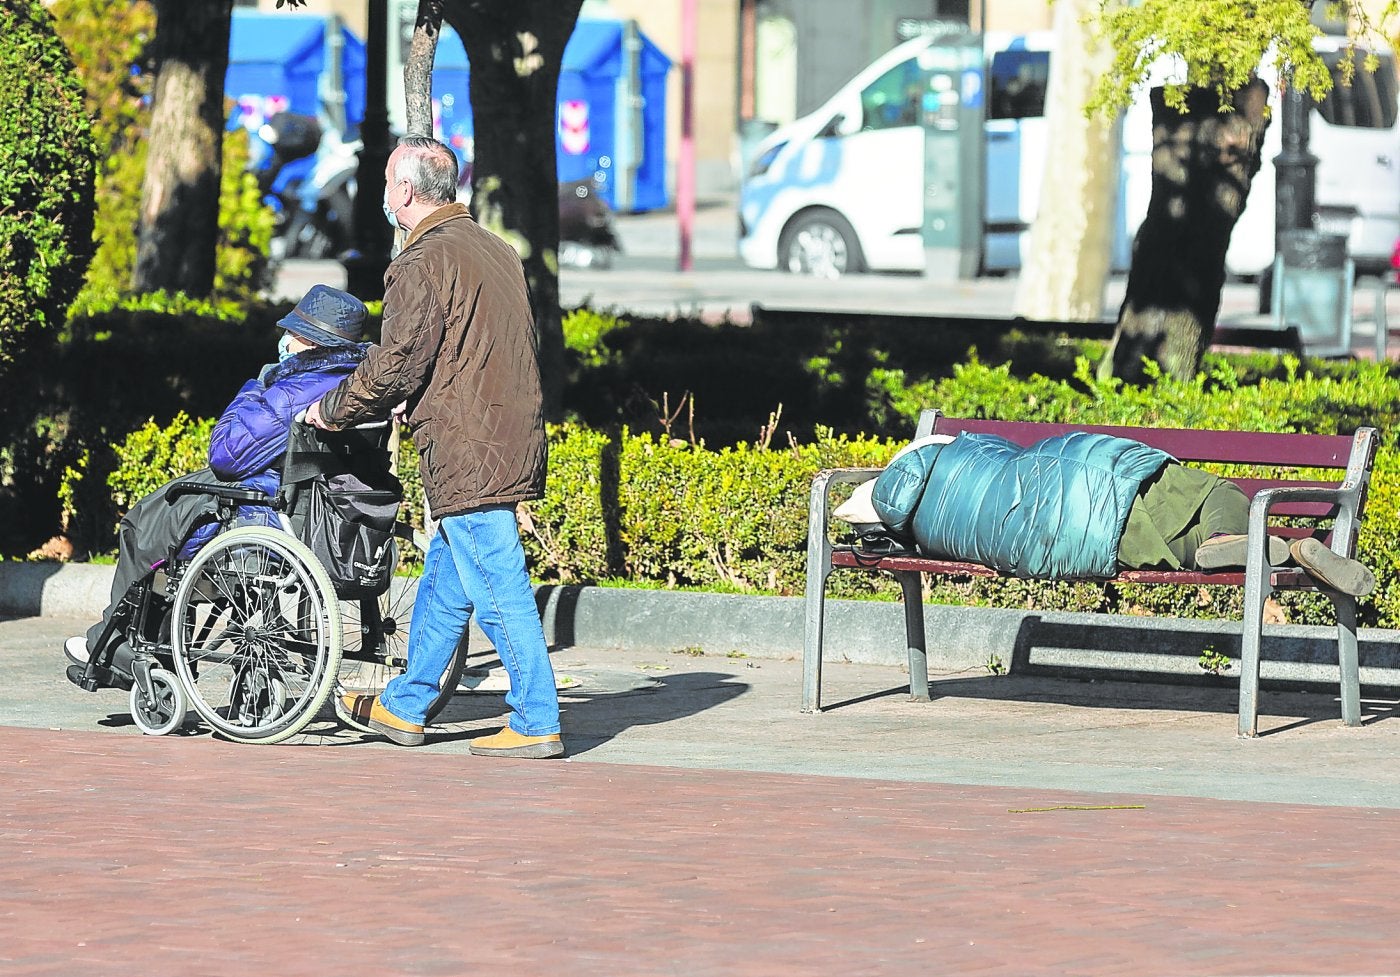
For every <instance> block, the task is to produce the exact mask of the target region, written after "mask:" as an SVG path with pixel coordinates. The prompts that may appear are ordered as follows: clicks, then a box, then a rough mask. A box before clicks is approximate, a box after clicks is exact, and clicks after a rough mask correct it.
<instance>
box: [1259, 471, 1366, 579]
mask: <svg viewBox="0 0 1400 977" xmlns="http://www.w3.org/2000/svg"><path fill="white" fill-rule="evenodd" d="M1362 498H1363V496H1362V491H1361V486H1354V487H1348V486H1342V487H1340V488H1321V487H1317V486H1300V487H1298V488H1272V489H1265V490H1264V491H1262V492H1260V493H1258V494H1257V495H1255V496H1254V499H1253V500H1252V501H1251V502H1250V505H1249V556H1250V560H1251V562H1250V564H1249V565H1250V566H1253V562H1252V561H1253V556H1254V550H1255V549H1256V548H1257V549H1258V550H1259V561H1260V564H1261V566H1262V564H1263V557H1264V547H1265V543H1264V537H1265V536H1266V535H1267V534H1268V531H1269V528H1268V527H1269V512H1270V510H1272V509H1273V507H1274V506H1276V505H1279V504H1281V503H1284V502H1326V503H1330V504H1332V505H1335V506H1337V507H1338V512H1337V515H1336V516H1335V517H1334V518H1333V520H1332V523H1333V527H1332V550H1333V552H1335V553H1338V554H1340V555H1342V556H1353V555H1355V554H1354V552H1353V550H1354V549H1355V540H1356V526H1357V524H1358V523H1359V522H1360V521H1361V500H1362Z"/></svg>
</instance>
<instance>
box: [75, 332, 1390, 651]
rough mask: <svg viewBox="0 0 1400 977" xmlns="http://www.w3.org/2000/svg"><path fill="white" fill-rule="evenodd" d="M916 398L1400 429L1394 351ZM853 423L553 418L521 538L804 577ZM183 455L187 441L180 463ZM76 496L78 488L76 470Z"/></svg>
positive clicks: (757, 582)
mask: <svg viewBox="0 0 1400 977" xmlns="http://www.w3.org/2000/svg"><path fill="white" fill-rule="evenodd" d="M924 390H925V393H926V399H924V400H923V401H922V403H921V404H920V405H919V406H927V405H938V406H940V407H941V408H943V409H944V410H946V411H948V412H949V413H954V414H963V415H967V416H994V417H998V418H1002V419H1005V420H1041V421H1044V420H1066V419H1072V420H1075V421H1078V422H1083V423H1103V424H1130V425H1156V426H1188V427H1200V428H1233V427H1240V428H1248V429H1253V430H1274V431H1290V430H1308V431H1317V432H1322V433H1334V432H1339V431H1340V432H1345V431H1348V430H1351V429H1353V428H1354V427H1355V426H1357V424H1358V423H1362V422H1364V423H1368V424H1374V425H1376V426H1378V427H1379V428H1380V429H1381V430H1382V431H1385V432H1394V431H1397V430H1400V423H1397V422H1398V421H1400V378H1397V377H1396V376H1392V375H1391V373H1390V370H1389V369H1388V367H1387V365H1386V364H1379V365H1378V364H1373V363H1351V364H1345V365H1339V364H1318V363H1311V362H1310V363H1308V364H1306V365H1305V364H1300V363H1298V362H1297V361H1296V360H1288V361H1286V362H1284V363H1282V364H1281V365H1280V367H1279V371H1278V375H1277V376H1267V377H1262V378H1260V379H1259V380H1258V382H1257V383H1256V384H1254V385H1244V384H1242V383H1241V382H1240V381H1239V378H1238V376H1237V375H1235V374H1234V373H1232V372H1231V371H1230V370H1229V369H1228V366H1227V364H1226V361H1224V360H1223V359H1219V360H1212V372H1211V373H1210V374H1203V375H1202V376H1199V377H1197V378H1195V379H1193V380H1192V381H1190V382H1185V383H1182V382H1179V381H1174V380H1171V379H1170V378H1166V377H1159V378H1157V380H1156V381H1155V384H1154V385H1153V386H1151V387H1145V388H1138V387H1125V386H1124V385H1123V384H1121V383H1120V382H1118V381H1105V382H1098V381H1096V380H1095V379H1094V377H1093V371H1092V368H1091V366H1090V364H1089V362H1088V360H1087V359H1085V360H1084V361H1082V362H1081V363H1080V365H1079V374H1078V376H1076V377H1073V378H1070V379H1065V380H1051V379H1047V378H1045V377H1038V376H1037V377H1031V378H1030V379H1028V380H1025V381H1019V380H1017V379H1016V378H1015V377H1013V376H1011V375H1010V373H1009V371H1008V369H1007V367H1006V366H1005V365H1000V366H988V365H985V364H982V363H980V362H978V361H976V360H975V359H974V360H973V361H972V362H969V363H964V364H960V365H959V366H958V368H957V369H955V370H954V371H953V373H952V375H951V376H948V377H944V378H942V379H939V380H934V381H927V382H926V383H925V384H924ZM912 427H913V425H912V422H911V423H910V424H909V425H908V426H907V427H906V428H905V429H904V434H903V436H902V437H900V438H897V439H881V438H870V437H865V436H847V435H842V434H837V433H834V432H833V431H832V430H831V429H829V428H826V429H818V430H817V431H816V432H815V434H814V436H813V438H812V439H811V440H810V441H807V442H805V443H789V444H787V445H785V446H779V447H775V448H769V447H764V446H762V445H761V444H754V443H750V442H740V443H738V444H733V445H728V446H724V447H720V448H717V449H712V448H709V447H706V446H705V445H704V444H702V443H692V442H690V441H688V440H684V439H680V438H668V437H665V436H658V435H656V434H653V433H632V432H631V431H629V430H628V429H627V428H625V427H622V428H618V429H615V430H613V431H605V430H596V429H590V428H587V427H583V426H580V425H577V424H565V425H560V426H557V427H551V428H550V431H549V439H550V452H549V462H550V465H549V479H548V483H547V488H546V493H545V496H544V498H542V499H540V500H537V501H534V502H531V503H528V504H526V505H522V506H521V509H520V512H521V524H522V529H523V532H522V539H523V543H524V546H525V550H526V553H527V557H528V559H529V562H530V567H531V572H532V573H533V575H534V576H535V577H536V578H537V579H539V580H541V581H548V582H558V583H594V582H607V581H615V580H619V579H621V580H627V581H630V582H631V583H633V584H640V583H651V584H653V585H659V586H664V587H672V588H676V589H695V588H703V589H707V590H714V591H723V592H731V593H771V594H787V595H795V594H799V593H801V592H802V589H803V586H804V583H805V565H804V560H805V552H806V551H805V546H806V538H805V537H806V526H807V502H808V497H809V492H810V488H811V482H812V478H813V476H814V475H815V474H816V472H817V471H819V470H821V469H823V468H841V467H857V468H878V467H880V466H882V465H884V464H885V463H886V462H887V461H888V459H889V457H890V455H891V454H892V453H893V452H894V451H895V450H896V449H897V447H898V445H900V444H902V443H903V441H904V440H907V438H908V435H909V432H910V431H912ZM207 432H208V429H207V427H206V428H200V427H199V426H197V425H191V424H189V423H188V422H186V421H185V420H184V419H183V418H177V420H176V422H175V424H174V425H172V426H171V427H170V428H169V429H166V430H165V431H164V432H163V433H162V432H158V431H154V430H152V428H151V426H150V425H147V426H145V427H143V428H142V430H141V431H139V432H138V433H137V434H135V435H132V437H131V438H129V439H128V441H127V442H126V443H125V444H123V445H122V446H121V447H120V448H118V449H117V451H116V457H118V458H119V459H120V461H119V462H118V464H117V465H116V466H115V468H114V473H113V475H112V481H111V482H110V489H109V491H110V492H111V493H112V494H114V495H115V496H116V497H117V498H118V499H119V500H122V501H123V503H124V504H128V503H129V501H130V500H131V499H132V498H133V497H134V496H136V495H139V494H140V493H141V492H144V491H148V490H149V489H150V488H153V487H154V486H155V485H156V484H159V482H161V481H163V480H164V479H165V478H166V477H168V476H169V475H171V474H173V473H175V472H176V471H177V470H179V469H180V468H181V467H183V466H186V465H192V464H196V459H198V462H197V463H198V464H202V463H203V462H202V459H203V457H204V454H205V452H206V451H207V439H208V433H207ZM1390 439H1391V440H1390V441H1388V442H1387V443H1386V445H1385V446H1384V447H1383V448H1382V450H1381V451H1380V452H1379V453H1378V456H1377V463H1376V470H1375V475H1374V477H1373V481H1372V486H1371V493H1370V503H1369V506H1368V509H1367V516H1366V519H1365V520H1364V523H1363V527H1362V532H1361V534H1360V538H1359V541H1358V548H1359V555H1360V557H1361V559H1362V560H1364V561H1365V562H1366V563H1367V564H1368V565H1370V566H1371V567H1373V568H1374V570H1375V572H1376V577H1377V580H1378V586H1377V589H1376V592H1375V593H1374V594H1373V595H1372V596H1371V597H1369V598H1367V599H1366V600H1363V601H1362V603H1361V608H1360V617H1361V621H1362V623H1363V624H1366V625H1379V626H1385V627H1395V626H1398V625H1400V553H1397V551H1396V550H1395V548H1394V546H1393V540H1394V539H1396V538H1397V536H1400V448H1397V446H1396V444H1395V442H1394V435H1393V434H1391V435H1390ZM172 459H182V461H180V462H179V463H176V462H175V461H173V460H172ZM400 478H401V479H402V481H403V482H404V486H405V494H406V502H407V505H406V507H405V518H406V519H408V520H409V521H411V522H413V523H414V524H415V525H421V521H422V482H421V479H420V478H419V474H418V471H417V453H416V451H415V450H414V448H413V445H412V442H411V441H409V440H408V439H405V440H404V442H403V444H402V446H401V453H400ZM65 491H66V492H68V495H69V497H76V493H75V492H74V491H73V490H72V488H71V487H70V488H69V489H65ZM832 585H833V588H834V593H836V594H837V595H841V596H883V597H892V596H894V594H895V593H896V592H897V588H896V587H895V585H894V584H893V582H892V581H890V580H888V579H885V578H884V577H882V576H880V575H876V574H856V573H837V574H835V575H833V577H832ZM925 590H926V594H927V595H928V598H929V599H930V600H932V601H935V602H942V603H955V604H964V605H971V606H985V607H1016V608H1025V609H1030V610H1069V611H1104V612H1112V613H1122V614H1142V615H1172V616H1180V617H1204V618H1216V617H1227V618H1228V617H1238V615H1239V614H1240V613H1241V591H1240V589H1239V588H1229V587H1209V588H1207V587H1157V586H1131V585H1103V584H1092V583H1067V582H1063V581H1045V580H1015V579H1002V578H981V577H979V578H973V579H965V580H964V579H952V578H929V579H928V580H926V581H925ZM1281 604H1282V606H1283V607H1284V610H1285V613H1286V614H1287V616H1288V618H1289V620H1291V621H1294V622H1295V623H1311V624H1330V623H1332V621H1333V618H1332V616H1331V615H1332V611H1331V608H1330V606H1329V605H1328V604H1327V603H1326V601H1325V600H1324V599H1320V598H1318V597H1317V596H1316V595H1308V594H1285V595H1283V597H1282V600H1281Z"/></svg>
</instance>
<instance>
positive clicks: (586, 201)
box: [559, 180, 622, 268]
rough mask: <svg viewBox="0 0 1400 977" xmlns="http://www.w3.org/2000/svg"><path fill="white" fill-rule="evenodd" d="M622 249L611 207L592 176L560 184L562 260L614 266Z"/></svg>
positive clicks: (572, 264) (563, 262)
mask: <svg viewBox="0 0 1400 977" xmlns="http://www.w3.org/2000/svg"><path fill="white" fill-rule="evenodd" d="M621 252H622V242H621V241H619V240H618V237H617V231H616V229H615V228H614V226H613V212H612V208H611V207H609V206H608V205H607V202H606V201H605V200H603V198H602V197H600V196H599V195H598V188H597V186H596V185H595V184H594V183H593V181H592V180H576V181H574V182H572V183H561V184H559V264H560V265H567V266H568V267H570V268H611V267H612V262H613V258H614V257H615V256H616V255H618V254H620V253H621Z"/></svg>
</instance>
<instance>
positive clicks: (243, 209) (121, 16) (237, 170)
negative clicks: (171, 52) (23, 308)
mask: <svg viewBox="0 0 1400 977" xmlns="http://www.w3.org/2000/svg"><path fill="white" fill-rule="evenodd" d="M54 17H55V20H56V23H57V27H58V31H59V34H60V36H61V37H62V38H63V40H64V43H65V44H66V45H67V46H68V49H69V50H70V51H72V52H73V56H74V61H75V63H76V65H77V70H78V73H79V75H80V77H81V78H82V80H83V82H84V85H85V88H86V101H87V107H88V111H89V112H90V113H91V114H92V115H93V117H94V129H95V132H96V134H97V137H98V143H99V146H100V147H101V148H102V151H103V155H104V158H105V161H104V163H103V166H102V169H101V172H100V173H99V177H98V185H97V198H96V199H97V216H96V229H95V242H96V253H95V255H94V257H93V262H92V265H91V267H90V268H89V269H88V275H87V281H86V283H85V284H84V287H83V291H82V293H81V295H80V296H79V298H78V301H77V303H76V305H75V309H74V312H75V313H76V314H79V315H81V314H89V313H91V312H92V311H94V310H99V309H105V308H110V307H112V306H113V305H115V304H117V303H119V302H121V301H123V300H124V298H125V296H126V295H127V292H128V291H129V289H130V287H131V281H132V274H133V272H134V270H135V268H136V230H137V227H138V226H139V223H140V212H141V193H142V182H143V180H144V177H145V172H146V155H147V148H148V144H147V141H146V127H147V125H148V124H149V121H150V110H149V109H148V108H146V102H145V99H146V98H147V96H149V94H150V88H151V79H152V77H153V75H152V73H151V72H150V71H149V70H133V69H148V68H149V65H147V64H146V61H147V45H148V44H149V42H150V41H151V39H152V37H153V35H154V31H155V9H154V7H153V6H152V5H151V4H150V3H148V2H145V0H138V2H136V3H129V2H126V0H59V2H58V3H56V4H55V5H54ZM247 164H248V139H247V133H246V132H244V131H243V130H239V131H237V132H233V133H225V135H224V140H223V175H222V182H221V183H220V196H219V232H220V233H219V242H218V245H217V252H216V256H215V283H214V290H215V296H216V297H219V298H225V299H236V300H239V301H248V300H250V299H251V298H252V296H253V295H254V294H256V293H257V291H258V290H259V289H261V288H263V287H264V286H265V285H266V284H267V281H268V276H269V274H270V269H269V265H268V249H269V247H270V245H271V242H272V229H273V224H274V220H275V218H274V215H273V214H272V212H271V211H270V210H269V209H268V208H267V207H265V206H263V204H262V200H261V195H260V194H259V192H258V188H257V181H256V179H255V178H254V177H253V176H252V175H251V174H249V173H247V172H245V170H246V168H247Z"/></svg>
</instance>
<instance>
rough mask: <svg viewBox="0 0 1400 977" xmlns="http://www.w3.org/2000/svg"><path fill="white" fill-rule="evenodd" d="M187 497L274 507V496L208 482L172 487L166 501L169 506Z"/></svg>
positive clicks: (186, 483) (167, 493)
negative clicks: (206, 496)
mask: <svg viewBox="0 0 1400 977" xmlns="http://www.w3.org/2000/svg"><path fill="white" fill-rule="evenodd" d="M186 495H212V496H214V497H215V498H218V499H223V500H224V501H225V502H237V503H239V504H241V505H268V506H270V505H272V496H270V495H268V494H267V493H266V492H259V491H258V490H257V489H246V488H235V487H233V486H230V485H211V484H209V483H207V482H181V483H180V484H179V485H172V486H171V487H170V491H168V492H166V493H165V501H166V503H167V504H169V503H171V502H174V501H175V500H176V499H179V498H183V497H185V496H186Z"/></svg>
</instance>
